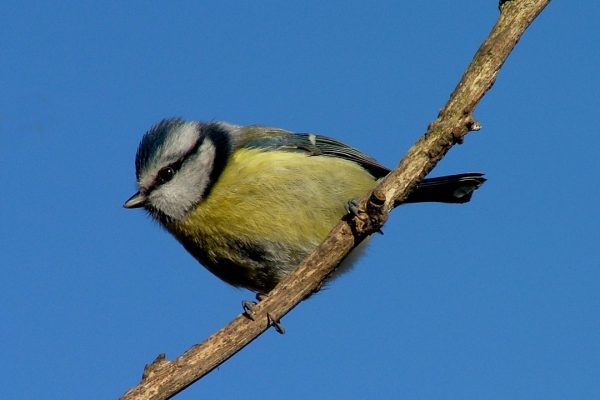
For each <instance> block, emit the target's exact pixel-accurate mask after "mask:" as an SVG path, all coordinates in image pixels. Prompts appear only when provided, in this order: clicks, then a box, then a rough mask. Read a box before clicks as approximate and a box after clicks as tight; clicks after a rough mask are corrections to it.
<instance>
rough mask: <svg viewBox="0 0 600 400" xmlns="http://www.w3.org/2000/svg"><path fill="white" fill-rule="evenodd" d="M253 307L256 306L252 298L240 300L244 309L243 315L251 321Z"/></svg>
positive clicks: (252, 318)
mask: <svg viewBox="0 0 600 400" xmlns="http://www.w3.org/2000/svg"><path fill="white" fill-rule="evenodd" d="M254 307H256V302H254V301H252V300H244V301H242V308H243V309H244V315H245V316H246V317H248V319H250V320H252V321H254Z"/></svg>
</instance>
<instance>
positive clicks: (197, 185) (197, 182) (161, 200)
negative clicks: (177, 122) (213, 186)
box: [149, 138, 216, 219]
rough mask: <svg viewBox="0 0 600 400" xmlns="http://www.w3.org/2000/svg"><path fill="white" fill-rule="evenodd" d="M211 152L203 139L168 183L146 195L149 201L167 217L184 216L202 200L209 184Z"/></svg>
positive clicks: (212, 146)
mask: <svg viewBox="0 0 600 400" xmlns="http://www.w3.org/2000/svg"><path fill="white" fill-rule="evenodd" d="M215 154H216V149H215V145H214V143H213V142H212V141H211V140H210V139H209V138H206V139H205V140H204V143H202V145H201V146H200V147H199V148H198V151H196V153H194V154H192V155H190V156H189V158H188V159H187V160H186V161H185V162H184V163H183V165H182V166H181V169H180V170H179V171H178V172H177V173H176V174H175V176H174V177H173V179H172V180H171V181H170V182H168V183H165V184H164V185H162V186H160V187H157V188H156V189H155V190H153V191H152V193H151V194H150V196H149V199H150V202H151V204H152V205H153V206H155V207H156V208H158V209H159V210H161V211H162V212H163V213H165V214H166V215H168V216H169V217H171V218H174V219H182V218H184V217H185V216H186V215H187V213H188V212H189V211H191V210H192V209H193V208H194V207H195V206H196V205H197V204H198V203H199V202H200V201H201V200H202V195H203V194H204V193H205V191H206V188H207V187H208V185H209V184H210V183H211V182H210V175H211V172H212V169H213V164H214V159H215Z"/></svg>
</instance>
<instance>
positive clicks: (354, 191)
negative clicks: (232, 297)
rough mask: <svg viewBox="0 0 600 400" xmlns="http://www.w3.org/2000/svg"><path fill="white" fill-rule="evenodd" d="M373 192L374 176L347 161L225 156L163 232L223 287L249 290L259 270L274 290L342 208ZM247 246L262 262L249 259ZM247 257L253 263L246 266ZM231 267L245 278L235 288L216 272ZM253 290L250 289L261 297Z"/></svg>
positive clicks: (245, 152) (277, 154)
mask: <svg viewBox="0 0 600 400" xmlns="http://www.w3.org/2000/svg"><path fill="white" fill-rule="evenodd" d="M374 186H375V179H374V178H373V176H372V175H371V174H369V173H368V172H367V171H366V170H365V169H363V168H362V167H360V166H359V165H357V164H356V163H354V162H351V161H348V160H344V159H340V158H335V157H328V156H310V155H307V154H306V153H301V152H283V151H260V150H256V149H242V150H238V151H236V152H235V153H234V154H233V155H232V157H231V159H230V161H229V163H228V165H227V166H226V168H225V169H224V170H223V172H222V174H221V176H220V177H219V179H218V182H217V183H216V184H215V185H214V186H213V188H212V189H211V191H210V193H209V195H208V197H207V198H205V199H203V201H202V202H201V203H200V204H199V205H198V206H197V207H196V208H195V209H194V210H193V211H191V212H190V213H189V214H188V215H187V216H186V218H184V219H183V220H181V221H176V222H173V223H170V224H168V225H167V228H168V229H169V230H170V231H171V233H173V235H174V236H175V237H177V238H178V239H179V240H180V241H181V242H182V243H184V245H185V246H186V248H187V249H188V250H189V251H190V252H191V253H192V254H193V255H195V256H196V258H198V259H199V260H200V261H201V262H202V263H203V264H205V266H207V267H208V268H209V269H210V270H211V271H212V272H214V273H215V274H217V275H219V276H220V277H221V278H222V279H225V280H226V281H228V282H230V283H232V284H234V285H240V286H246V287H249V285H248V284H246V283H245V281H247V280H250V281H251V280H252V279H254V278H253V277H254V276H257V275H256V274H257V273H258V272H257V271H253V269H256V268H259V267H260V268H261V271H260V274H261V276H262V278H261V279H262V280H264V281H268V282H269V284H268V285H269V286H274V284H275V283H276V282H277V281H278V280H279V279H280V278H281V277H282V276H283V275H285V274H286V273H288V272H289V271H291V269H293V268H294V267H295V266H296V264H297V263H298V262H299V261H300V260H301V259H302V258H303V257H304V256H305V255H306V254H308V253H309V252H310V251H311V250H312V249H313V248H314V247H316V246H317V245H318V244H319V243H320V242H321V241H322V240H323V239H324V238H325V237H326V236H327V234H328V233H329V231H330V230H331V229H332V228H333V226H335V224H336V223H337V222H338V221H339V219H340V218H341V217H342V216H343V215H344V214H345V212H346V210H345V206H346V204H347V202H348V201H349V200H351V199H353V198H360V197H364V196H366V195H367V194H368V193H369V192H370V191H371V189H372V188H373V187H374ZM233 242H235V243H238V244H240V245H239V246H238V245H232V243H233ZM254 246H256V249H260V252H263V251H264V252H265V253H268V254H265V255H264V257H263V255H262V253H260V252H259V253H256V254H252V249H253V248H254ZM246 249H249V250H248V251H246ZM235 253H237V254H235ZM242 253H248V254H242ZM252 256H255V257H254V259H256V260H255V261H257V260H258V261H257V263H254V262H252V260H249V259H248V258H249V257H250V258H252ZM261 257H263V258H261ZM223 260H227V262H225V263H224V262H223ZM260 260H262V261H260ZM259 261H260V262H259ZM219 264H223V265H219ZM259 264H261V265H259ZM265 264H273V265H265ZM232 265H235V266H237V267H239V270H240V271H243V272H244V273H246V274H247V276H246V277H245V278H244V279H241V280H240V281H239V282H237V281H236V279H234V278H235V277H229V275H228V272H227V271H220V268H231V266H232ZM235 274H238V272H236V273H235ZM262 285H263V286H264V283H263V284H262ZM258 286H260V285H254V287H250V288H251V289H253V290H262V289H261V288H260V287H258Z"/></svg>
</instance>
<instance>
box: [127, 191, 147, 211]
mask: <svg viewBox="0 0 600 400" xmlns="http://www.w3.org/2000/svg"><path fill="white" fill-rule="evenodd" d="M146 200H147V198H146V195H143V194H141V193H140V192H137V193H136V194H134V195H133V196H131V197H130V198H129V199H128V200H127V201H126V202H125V204H123V207H125V208H140V207H144V205H146Z"/></svg>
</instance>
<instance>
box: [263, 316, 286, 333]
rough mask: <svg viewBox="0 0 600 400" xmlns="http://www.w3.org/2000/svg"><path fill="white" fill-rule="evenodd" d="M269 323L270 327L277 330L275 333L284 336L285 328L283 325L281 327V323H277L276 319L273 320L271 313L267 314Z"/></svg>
mask: <svg viewBox="0 0 600 400" xmlns="http://www.w3.org/2000/svg"><path fill="white" fill-rule="evenodd" d="M267 321H268V322H269V325H271V326H272V327H273V328H275V331H276V332H277V333H279V334H280V335H283V334H284V333H285V328H284V327H283V325H281V322H279V321H276V320H275V318H273V316H272V315H271V313H267Z"/></svg>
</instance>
